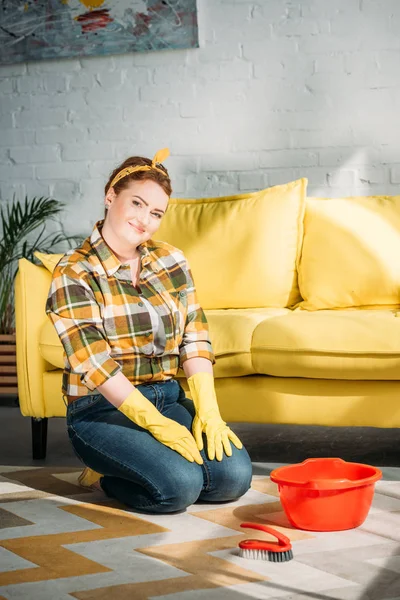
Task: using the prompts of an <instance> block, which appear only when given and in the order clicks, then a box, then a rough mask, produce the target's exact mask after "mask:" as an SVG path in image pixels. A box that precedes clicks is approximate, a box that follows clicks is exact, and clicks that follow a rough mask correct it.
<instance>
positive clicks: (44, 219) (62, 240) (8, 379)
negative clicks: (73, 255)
mask: <svg viewBox="0 0 400 600" xmlns="http://www.w3.org/2000/svg"><path fill="white" fill-rule="evenodd" d="M64 207H65V204H63V203H62V202H59V201H57V200H54V199H53V198H45V197H41V198H36V197H34V198H31V199H28V197H25V200H24V202H20V201H19V200H16V199H15V196H14V198H13V201H12V202H11V203H9V204H7V205H6V206H5V207H2V208H0V235H1V239H0V396H4V395H14V394H17V393H18V386H17V363H16V339H15V307H14V280H15V276H16V274H17V271H18V260H19V259H20V258H26V259H27V260H30V261H31V262H33V263H35V264H38V261H37V259H36V257H34V255H33V253H34V252H35V251H36V250H38V251H39V252H45V253H62V252H66V251H67V250H66V249H65V244H67V245H68V248H72V247H76V246H78V245H79V244H80V243H82V241H83V239H84V237H86V236H79V235H78V236H74V235H66V234H65V232H64V228H63V225H62V223H61V221H60V220H59V219H58V216H59V215H60V213H61V212H62V211H63V210H64ZM49 221H56V222H58V224H59V227H60V230H61V231H57V232H56V233H50V234H47V235H45V229H46V225H47V224H48V222H49ZM60 245H64V248H61V249H60V248H57V247H58V246H60Z"/></svg>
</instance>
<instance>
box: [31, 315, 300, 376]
mask: <svg viewBox="0 0 400 600" xmlns="http://www.w3.org/2000/svg"><path fill="white" fill-rule="evenodd" d="M204 312H205V315H206V317H207V321H208V324H209V329H210V338H211V342H212V345H213V350H214V353H215V356H216V358H217V363H216V365H215V366H214V375H215V377H242V376H244V375H253V374H255V373H256V371H255V370H254V368H253V364H252V358H251V341H252V337H253V333H254V330H255V328H256V327H257V325H258V324H259V323H262V322H265V321H266V320H268V319H271V318H275V317H278V316H282V315H286V314H287V313H289V312H290V311H289V309H287V308H257V309H256V308H243V309H226V310H206V311H204ZM39 348H40V353H41V355H42V357H43V358H44V359H45V360H46V361H47V362H48V363H50V364H51V365H53V366H55V367H58V368H59V369H63V368H64V358H63V347H62V345H61V342H60V340H59V338H58V335H57V332H56V330H55V328H54V327H53V324H52V323H51V322H50V321H49V320H48V319H47V320H46V321H45V322H44V323H43V325H42V327H41V330H40V338H39ZM183 375H184V373H183V370H182V369H181V370H180V372H179V373H178V376H183Z"/></svg>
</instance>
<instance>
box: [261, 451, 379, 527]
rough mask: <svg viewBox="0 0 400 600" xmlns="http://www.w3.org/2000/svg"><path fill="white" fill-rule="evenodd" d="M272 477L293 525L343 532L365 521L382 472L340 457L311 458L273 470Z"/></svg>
mask: <svg viewBox="0 0 400 600" xmlns="http://www.w3.org/2000/svg"><path fill="white" fill-rule="evenodd" d="M270 477H271V480H272V481H274V482H275V483H277V484H278V489H279V495H280V500H281V503H282V506H283V509H284V511H285V513H286V516H287V518H288V519H289V522H290V523H291V525H293V527H296V528H297V529H305V530H308V531H341V530H343V529H353V528H354V527H359V526H360V525H361V524H362V523H364V521H365V519H366V518H367V515H368V512H369V509H370V508H371V503H372V498H373V496H374V491H375V483H376V482H377V481H378V479H381V477H382V472H381V471H380V470H379V469H377V468H376V467H372V466H370V465H363V464H361V463H352V462H346V461H344V460H343V459H341V458H309V459H307V460H305V461H303V462H302V463H298V464H295V465H288V466H285V467H279V468H278V469H274V470H273V471H272V473H271V476H270Z"/></svg>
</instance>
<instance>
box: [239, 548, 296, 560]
mask: <svg viewBox="0 0 400 600" xmlns="http://www.w3.org/2000/svg"><path fill="white" fill-rule="evenodd" d="M239 556H241V557H242V558H250V559H251V560H269V561H270V562H287V561H288V560H292V558H293V550H286V552H270V551H269V550H268V551H267V550H246V549H244V548H239Z"/></svg>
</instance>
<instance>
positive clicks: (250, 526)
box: [240, 523, 291, 547]
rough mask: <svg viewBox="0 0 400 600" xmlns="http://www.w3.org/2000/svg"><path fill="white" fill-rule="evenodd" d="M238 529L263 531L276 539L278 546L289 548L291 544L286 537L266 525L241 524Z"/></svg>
mask: <svg viewBox="0 0 400 600" xmlns="http://www.w3.org/2000/svg"><path fill="white" fill-rule="evenodd" d="M240 527H247V528H248V529H258V530H259V531H264V532H265V533H269V534H270V535H273V536H274V537H276V538H277V540H278V542H279V546H290V547H291V543H290V540H289V538H288V537H286V535H283V533H281V532H280V531H277V530H276V529H273V528H272V527H269V526H268V525H261V524H260V523H242V524H241V525H240Z"/></svg>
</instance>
